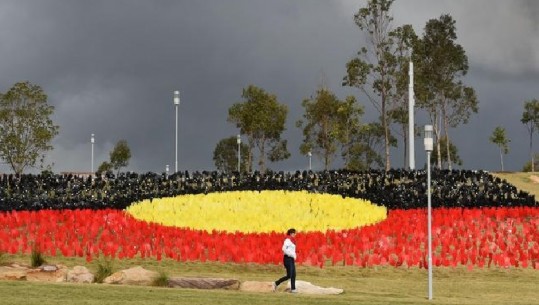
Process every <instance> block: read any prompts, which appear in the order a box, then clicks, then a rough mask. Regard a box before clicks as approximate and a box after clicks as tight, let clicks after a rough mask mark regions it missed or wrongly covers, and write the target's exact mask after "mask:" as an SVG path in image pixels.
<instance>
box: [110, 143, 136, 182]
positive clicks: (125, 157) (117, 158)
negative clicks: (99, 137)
mask: <svg viewBox="0 0 539 305" xmlns="http://www.w3.org/2000/svg"><path fill="white" fill-rule="evenodd" d="M109 156H110V165H111V166H112V168H113V169H115V170H116V175H118V174H120V169H121V168H122V167H126V166H127V165H129V159H131V149H130V148H129V145H127V141H126V140H120V141H118V142H117V143H116V145H115V146H114V148H113V149H112V151H111V152H110V153H109Z"/></svg>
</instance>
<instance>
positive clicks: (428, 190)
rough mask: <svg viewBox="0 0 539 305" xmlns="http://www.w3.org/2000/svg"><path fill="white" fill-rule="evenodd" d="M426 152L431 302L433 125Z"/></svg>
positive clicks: (428, 130)
mask: <svg viewBox="0 0 539 305" xmlns="http://www.w3.org/2000/svg"><path fill="white" fill-rule="evenodd" d="M423 141H424V142H423V143H424V144H425V151H426V152H427V213H428V214H427V219H428V220H427V230H428V248H429V250H428V251H429V256H428V259H429V261H428V264H429V300H432V213H431V210H432V209H431V190H430V153H431V152H432V146H433V144H432V125H425V138H424V140H423Z"/></svg>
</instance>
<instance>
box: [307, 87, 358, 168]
mask: <svg viewBox="0 0 539 305" xmlns="http://www.w3.org/2000/svg"><path fill="white" fill-rule="evenodd" d="M301 105H302V106H303V108H304V110H305V113H304V114H303V120H299V121H298V122H297V123H296V126H297V127H298V128H302V129H303V143H302V144H301V146H300V152H301V153H302V154H304V155H306V154H308V152H309V151H311V152H312V153H313V154H314V155H317V156H320V157H321V158H322V159H323V160H324V169H326V170H327V169H329V167H330V165H331V162H332V161H333V158H334V156H335V154H336V152H337V149H338V148H339V145H341V144H345V145H349V144H350V142H351V139H352V135H353V134H354V133H355V132H356V131H357V128H358V127H359V119H360V116H361V115H362V114H363V109H362V108H361V107H359V106H357V105H356V100H355V98H354V97H348V98H347V99H346V101H341V100H339V99H338V98H337V97H336V96H335V94H334V93H333V92H331V91H329V90H327V89H323V88H322V89H319V90H318V91H317V92H316V96H315V98H314V99H305V100H303V102H302V104H301ZM347 154H348V150H347Z"/></svg>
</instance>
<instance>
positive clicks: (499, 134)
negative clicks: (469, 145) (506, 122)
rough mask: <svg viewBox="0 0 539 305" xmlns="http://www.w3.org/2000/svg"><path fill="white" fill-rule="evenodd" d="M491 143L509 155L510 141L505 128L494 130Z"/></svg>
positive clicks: (499, 127) (498, 127)
mask: <svg viewBox="0 0 539 305" xmlns="http://www.w3.org/2000/svg"><path fill="white" fill-rule="evenodd" d="M489 140H490V142H491V143H493V144H496V145H497V146H498V147H499V148H500V152H503V153H504V154H507V153H508V152H509V146H508V144H509V142H511V140H509V139H508V138H507V135H506V134H505V128H503V127H501V126H497V127H496V128H494V131H493V132H492V135H491V136H490V138H489Z"/></svg>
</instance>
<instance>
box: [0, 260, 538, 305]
mask: <svg viewBox="0 0 539 305" xmlns="http://www.w3.org/2000/svg"><path fill="white" fill-rule="evenodd" d="M4 260H5V261H6V260H8V261H16V262H29V259H28V258H27V257H23V256H9V257H7V258H4ZM49 260H50V262H51V263H63V264H66V265H68V266H74V265H77V264H80V265H85V262H84V260H83V259H79V258H69V259H64V258H49ZM114 264H115V269H116V270H120V269H123V268H127V267H130V266H135V265H142V266H143V267H145V268H147V269H150V270H156V271H160V270H164V271H166V272H167V274H168V275H169V276H208V277H226V278H237V279H240V280H261V281H271V280H275V279H276V278H278V277H280V276H281V275H282V273H283V272H284V269H283V268H282V267H280V266H259V265H236V264H219V263H204V264H202V263H177V262H174V261H162V262H156V261H153V260H124V261H116V262H115V263H114ZM87 266H88V267H89V268H90V269H91V270H93V271H95V269H96V267H97V262H92V263H91V264H88V265H87ZM298 280H306V281H310V282H312V283H314V284H316V285H320V286H325V287H330V286H332V287H337V288H343V289H344V290H345V293H344V294H342V295H336V296H308V295H291V294H288V293H282V292H280V293H247V292H241V291H225V290H192V289H178V288H174V289H172V288H156V287H135V286H111V285H103V284H66V283H58V284H45V283H30V282H11V281H0V304H2V305H8V304H39V305H49V304H60V303H63V304H130V305H133V304H152V305H157V304H427V303H428V304H538V302H539V301H538V300H539V289H538V288H539V285H538V284H537V283H539V271H537V270H532V269H488V270H487V269H485V270H473V271H467V270H465V269H462V268H457V269H448V268H440V269H435V270H434V300H432V301H428V300H427V299H426V294H427V290H426V288H427V272H426V270H421V269H404V268H402V269H395V268H368V269H363V268H357V267H326V268H324V269H320V268H315V267H299V268H298Z"/></svg>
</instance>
